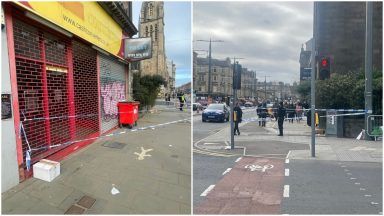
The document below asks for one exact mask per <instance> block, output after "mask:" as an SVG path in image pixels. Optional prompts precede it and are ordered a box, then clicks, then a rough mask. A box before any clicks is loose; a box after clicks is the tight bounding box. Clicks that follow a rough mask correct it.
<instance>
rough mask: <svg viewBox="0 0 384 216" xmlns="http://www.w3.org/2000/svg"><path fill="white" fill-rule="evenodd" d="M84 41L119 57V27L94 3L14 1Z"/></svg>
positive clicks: (120, 30)
mask: <svg viewBox="0 0 384 216" xmlns="http://www.w3.org/2000/svg"><path fill="white" fill-rule="evenodd" d="M16 3H17V4H18V5H20V6H22V7H23V8H26V9H27V10H29V11H31V12H33V13H35V14H36V15H38V16H40V17H42V18H44V19H46V20H48V21H50V22H52V23H54V24H56V25H58V26H60V27H61V28H63V29H65V30H67V31H69V32H71V33H72V34H74V35H77V36H79V37H81V38H83V39H84V40H86V41H88V42H90V43H92V44H94V45H96V46H98V47H100V48H102V49H104V50H105V51H107V52H109V53H111V54H113V55H117V56H120V57H122V53H119V51H120V48H121V47H122V41H123V40H122V39H123V30H122V29H121V28H120V26H119V25H118V24H117V23H116V22H115V21H114V20H113V19H112V18H111V17H110V16H109V15H108V13H107V12H105V11H104V9H103V8H102V7H101V6H100V5H99V4H98V3H97V2H64V1H63V2H44V1H43V2H33V1H32V2H31V1H29V2H27V1H25V2H16Z"/></svg>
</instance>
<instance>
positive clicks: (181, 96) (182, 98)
mask: <svg viewBox="0 0 384 216" xmlns="http://www.w3.org/2000/svg"><path fill="white" fill-rule="evenodd" d="M179 102H180V111H183V106H184V103H185V98H184V94H181V95H180V97H179Z"/></svg>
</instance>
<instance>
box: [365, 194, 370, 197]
mask: <svg viewBox="0 0 384 216" xmlns="http://www.w3.org/2000/svg"><path fill="white" fill-rule="evenodd" d="M364 196H365V197H371V196H372V195H371V194H365V195H364Z"/></svg>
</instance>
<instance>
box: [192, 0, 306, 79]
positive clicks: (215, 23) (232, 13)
mask: <svg viewBox="0 0 384 216" xmlns="http://www.w3.org/2000/svg"><path fill="white" fill-rule="evenodd" d="M312 12H313V2H194V3H193V29H194V31H193V38H194V43H193V47H194V49H205V50H208V43H203V42H198V41H196V40H198V39H209V37H212V39H213V40H224V42H223V43H212V57H213V58H218V59H225V58H226V57H231V58H233V57H234V56H236V57H241V58H244V59H241V60H239V62H240V63H241V64H242V65H243V67H247V68H249V69H253V70H256V71H259V73H258V76H259V75H260V77H259V78H261V75H267V76H271V77H269V78H268V79H270V80H276V81H283V82H290V83H292V82H293V81H298V80H299V71H300V68H299V67H300V65H299V55H300V48H301V44H303V43H305V42H306V41H308V40H309V39H310V38H311V37H312V19H313V14H312ZM204 55H205V54H204Z"/></svg>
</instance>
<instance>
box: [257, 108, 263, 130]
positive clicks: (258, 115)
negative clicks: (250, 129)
mask: <svg viewBox="0 0 384 216" xmlns="http://www.w3.org/2000/svg"><path fill="white" fill-rule="evenodd" d="M256 114H257V117H258V120H259V127H260V126H261V121H262V120H261V104H260V105H259V106H257V108H256Z"/></svg>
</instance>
